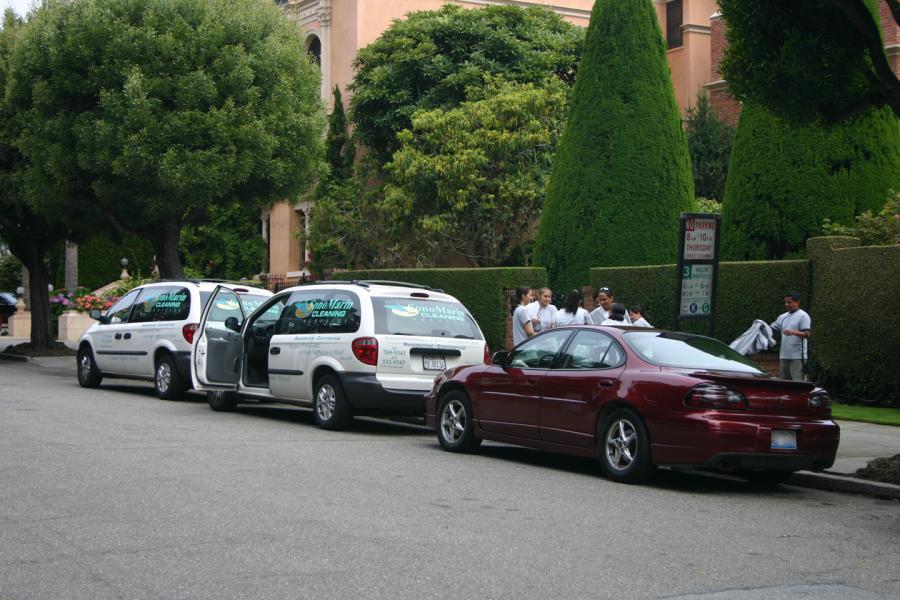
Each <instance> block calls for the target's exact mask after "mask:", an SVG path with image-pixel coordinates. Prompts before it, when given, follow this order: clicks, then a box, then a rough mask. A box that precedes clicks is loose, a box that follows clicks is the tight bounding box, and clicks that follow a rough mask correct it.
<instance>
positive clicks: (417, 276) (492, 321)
mask: <svg viewBox="0 0 900 600" xmlns="http://www.w3.org/2000/svg"><path fill="white" fill-rule="evenodd" d="M335 278H340V279H385V280H392V281H405V282H409V283H418V284H421V285H428V286H431V287H436V288H440V289H442V290H444V291H445V292H447V293H448V294H451V295H453V296H455V297H456V298H457V299H458V300H459V301H460V302H462V303H463V305H464V306H465V307H466V308H467V309H469V312H470V313H472V316H473V317H474V318H475V320H476V321H478V325H479V326H480V327H481V331H482V332H483V333H484V337H485V339H486V340H487V342H488V345H489V346H490V347H491V348H492V349H495V350H496V349H499V348H504V347H505V346H506V320H507V318H508V317H509V304H508V302H507V299H506V296H505V295H504V290H509V289H515V288H516V287H518V286H520V285H531V286H534V287H537V286H542V285H546V284H547V272H546V271H545V270H544V269H542V268H538V267H496V268H483V269H384V270H371V271H345V272H341V273H336V274H335Z"/></svg>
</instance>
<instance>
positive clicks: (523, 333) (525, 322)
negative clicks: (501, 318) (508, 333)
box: [510, 285, 534, 346]
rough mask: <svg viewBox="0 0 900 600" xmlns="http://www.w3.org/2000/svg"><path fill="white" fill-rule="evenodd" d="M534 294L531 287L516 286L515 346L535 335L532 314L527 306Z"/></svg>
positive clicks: (512, 307) (514, 314) (514, 306)
mask: <svg viewBox="0 0 900 600" xmlns="http://www.w3.org/2000/svg"><path fill="white" fill-rule="evenodd" d="M533 299H534V296H533V295H532V293H531V288H530V287H526V286H524V285H520V286H519V287H518V288H516V297H515V300H514V301H513V302H514V303H513V305H512V306H511V307H510V308H511V309H512V329H513V346H518V345H519V344H521V343H522V342H524V341H525V340H527V339H528V338H530V337H532V336H533V335H534V326H533V325H532V324H531V316H530V315H529V314H528V309H527V308H526V307H527V306H528V305H529V304H530V303H531V301H532V300H533Z"/></svg>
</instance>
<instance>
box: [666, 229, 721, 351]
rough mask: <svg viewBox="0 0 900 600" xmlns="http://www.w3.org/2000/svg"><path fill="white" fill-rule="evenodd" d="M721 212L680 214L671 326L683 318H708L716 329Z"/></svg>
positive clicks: (710, 329) (676, 326) (674, 326)
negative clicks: (676, 275) (676, 276)
mask: <svg viewBox="0 0 900 600" xmlns="http://www.w3.org/2000/svg"><path fill="white" fill-rule="evenodd" d="M720 223H721V219H720V217H719V215H716V214H708V213H681V227H680V232H681V234H680V236H679V240H680V241H679V249H678V281H677V285H676V295H675V297H676V298H678V302H677V304H676V307H675V318H674V320H673V322H672V329H678V325H679V323H680V322H681V320H682V319H705V320H707V321H708V322H709V332H710V334H712V331H713V319H714V316H715V304H716V283H717V278H718V274H719V229H720V227H719V225H720Z"/></svg>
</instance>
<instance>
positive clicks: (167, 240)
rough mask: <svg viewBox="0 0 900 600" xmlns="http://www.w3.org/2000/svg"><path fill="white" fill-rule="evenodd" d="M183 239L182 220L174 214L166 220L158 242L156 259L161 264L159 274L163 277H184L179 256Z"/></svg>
mask: <svg viewBox="0 0 900 600" xmlns="http://www.w3.org/2000/svg"><path fill="white" fill-rule="evenodd" d="M180 241H181V222H180V221H179V220H178V217H175V216H172V217H169V218H168V220H166V223H165V226H164V227H163V231H162V235H161V236H160V237H159V238H157V242H156V261H157V264H158V265H159V276H160V278H162V279H182V278H184V270H183V269H182V266H181V259H180V258H179V257H178V244H179V242H180Z"/></svg>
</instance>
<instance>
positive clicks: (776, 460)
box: [703, 452, 834, 471]
mask: <svg viewBox="0 0 900 600" xmlns="http://www.w3.org/2000/svg"><path fill="white" fill-rule="evenodd" d="M833 464H834V455H833V454H832V455H814V454H803V455H788V454H745V453H740V452H723V453H721V454H716V455H715V456H713V457H712V458H710V459H709V460H707V461H706V462H705V463H704V464H703V468H704V469H717V470H720V471H737V470H741V469H751V470H764V471H821V470H823V469H827V468H829V467H830V466H831V465H833Z"/></svg>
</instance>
